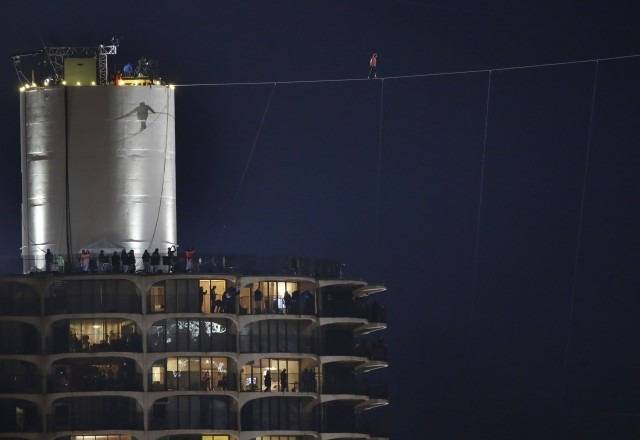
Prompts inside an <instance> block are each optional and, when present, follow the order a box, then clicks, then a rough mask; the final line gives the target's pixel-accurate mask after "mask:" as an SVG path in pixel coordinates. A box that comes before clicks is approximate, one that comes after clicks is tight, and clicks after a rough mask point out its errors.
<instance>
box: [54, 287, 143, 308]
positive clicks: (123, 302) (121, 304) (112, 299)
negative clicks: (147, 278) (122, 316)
mask: <svg viewBox="0 0 640 440" xmlns="http://www.w3.org/2000/svg"><path fill="white" fill-rule="evenodd" d="M141 310H142V305H141V300H140V293H139V292H138V289H137V288H136V286H135V284H134V283H132V282H131V281H129V280H118V279H93V280H57V281H55V282H54V283H53V284H52V285H51V286H50V287H49V290H48V294H47V300H46V313H47V314H49V315H52V314H64V313H97V312H109V313H118V312H120V313H140V311H141Z"/></svg>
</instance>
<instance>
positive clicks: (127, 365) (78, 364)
mask: <svg viewBox="0 0 640 440" xmlns="http://www.w3.org/2000/svg"><path fill="white" fill-rule="evenodd" d="M47 390H48V391H49V392H50V393H69V392H79V391H80V392H81V391H142V372H141V370H140V368H139V367H138V366H137V365H136V363H135V361H134V360H133V359H128V358H120V357H91V358H69V359H60V360H57V361H55V362H54V363H53V364H52V365H51V367H50V368H49V374H48V376H47Z"/></svg>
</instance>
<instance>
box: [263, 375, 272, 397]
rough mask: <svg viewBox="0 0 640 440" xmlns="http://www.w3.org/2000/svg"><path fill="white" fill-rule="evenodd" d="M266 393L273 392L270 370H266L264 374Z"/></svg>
mask: <svg viewBox="0 0 640 440" xmlns="http://www.w3.org/2000/svg"><path fill="white" fill-rule="evenodd" d="M264 391H265V392H269V391H271V373H270V372H269V370H265V372H264Z"/></svg>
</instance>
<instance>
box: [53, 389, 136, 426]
mask: <svg viewBox="0 0 640 440" xmlns="http://www.w3.org/2000/svg"><path fill="white" fill-rule="evenodd" d="M50 426H51V429H52V430H53V431H75V430H102V429H136V430H138V429H142V408H140V406H139V405H138V404H137V402H136V401H135V400H134V399H131V398H127V397H112V396H106V397H70V398H64V399H60V400H56V401H55V402H54V404H53V415H52V417H51V419H50Z"/></svg>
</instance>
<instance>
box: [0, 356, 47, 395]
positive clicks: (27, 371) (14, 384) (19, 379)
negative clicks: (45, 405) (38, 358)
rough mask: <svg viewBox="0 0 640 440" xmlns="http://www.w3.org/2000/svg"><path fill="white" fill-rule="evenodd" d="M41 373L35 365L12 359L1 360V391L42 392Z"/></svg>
mask: <svg viewBox="0 0 640 440" xmlns="http://www.w3.org/2000/svg"><path fill="white" fill-rule="evenodd" d="M41 390H42V387H41V386H40V374H39V373H38V369H37V368H36V366H35V365H33V364H31V363H29V362H23V361H16V360H11V359H6V360H0V392H1V393H40V392H41Z"/></svg>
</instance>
